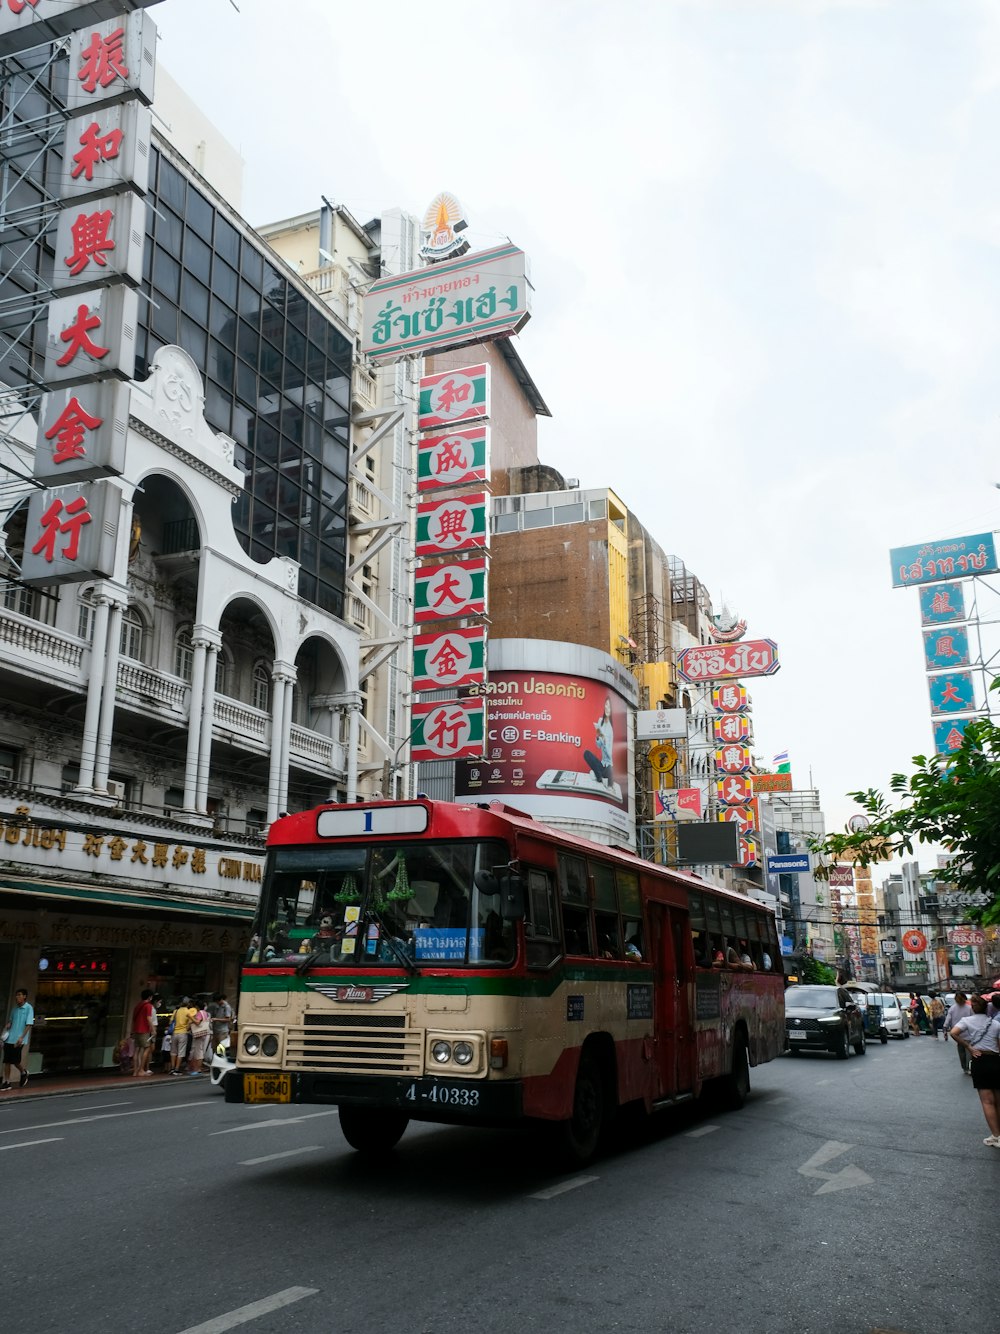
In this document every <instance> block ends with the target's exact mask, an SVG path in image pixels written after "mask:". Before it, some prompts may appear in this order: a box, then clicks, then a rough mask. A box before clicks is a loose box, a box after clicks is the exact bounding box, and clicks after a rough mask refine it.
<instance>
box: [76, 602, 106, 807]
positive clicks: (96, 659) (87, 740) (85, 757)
mask: <svg viewBox="0 0 1000 1334" xmlns="http://www.w3.org/2000/svg"><path fill="white" fill-rule="evenodd" d="M94 603H95V606H94V633H93V635H92V636H91V640H90V679H89V680H88V682H87V711H86V713H85V714H84V719H83V741H82V743H81V745H80V780H79V783H78V784H77V791H78V792H91V791H93V787H94V766H95V765H96V763H97V727H98V723H99V721H100V717H101V696H102V695H103V693H104V660H105V658H106V657H107V652H108V598H107V597H105V596H104V594H103V593H101V594H97V595H96V596H95V597H94Z"/></svg>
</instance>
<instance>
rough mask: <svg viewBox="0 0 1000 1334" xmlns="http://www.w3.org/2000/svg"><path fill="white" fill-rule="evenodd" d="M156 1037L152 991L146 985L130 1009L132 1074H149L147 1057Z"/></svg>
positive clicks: (150, 1052)
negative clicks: (136, 1002) (134, 1005)
mask: <svg viewBox="0 0 1000 1334" xmlns="http://www.w3.org/2000/svg"><path fill="white" fill-rule="evenodd" d="M155 1037H156V1011H155V1010H154V1009H153V993H152V991H150V989H149V988H148V987H147V988H146V989H145V990H144V991H143V992H141V993H140V996H139V1002H138V1004H137V1005H136V1007H135V1009H134V1010H133V1011H132V1074H133V1075H134V1076H138V1075H151V1074H152V1073H153V1072H152V1070H150V1068H149V1059H150V1057H151V1056H152V1054H153V1039H154V1038H155Z"/></svg>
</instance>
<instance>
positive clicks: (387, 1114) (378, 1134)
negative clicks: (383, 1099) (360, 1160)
mask: <svg viewBox="0 0 1000 1334" xmlns="http://www.w3.org/2000/svg"><path fill="white" fill-rule="evenodd" d="M337 1110H338V1112H339V1113H340V1129H341V1132H342V1134H343V1136H344V1139H346V1140H347V1142H348V1144H349V1145H350V1146H351V1148H352V1149H357V1151H358V1152H359V1153H388V1151H389V1150H390V1149H393V1148H395V1146H396V1145H397V1144H398V1143H399V1141H400V1140H401V1139H402V1137H403V1131H404V1130H405V1129H406V1127H407V1126H408V1125H409V1124H410V1118H409V1117H408V1116H407V1115H406V1113H405V1112H397V1111H396V1110H395V1109H394V1108H392V1107H352V1106H350V1105H349V1104H344V1105H342V1106H341V1107H339V1108H338V1109H337Z"/></svg>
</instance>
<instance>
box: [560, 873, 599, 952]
mask: <svg viewBox="0 0 1000 1334" xmlns="http://www.w3.org/2000/svg"><path fill="white" fill-rule="evenodd" d="M559 896H560V898H561V899H562V919H563V939H564V940H565V942H566V953H567V954H593V953H594V949H593V943H592V941H591V936H590V896H589V894H588V892H587V863H586V862H585V861H584V859H583V858H582V857H570V856H568V855H567V854H565V853H560V854H559Z"/></svg>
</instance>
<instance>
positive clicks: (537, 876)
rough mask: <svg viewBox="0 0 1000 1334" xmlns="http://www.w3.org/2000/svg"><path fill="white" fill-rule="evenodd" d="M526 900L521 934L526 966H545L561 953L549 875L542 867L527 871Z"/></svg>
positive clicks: (553, 895)
mask: <svg viewBox="0 0 1000 1334" xmlns="http://www.w3.org/2000/svg"><path fill="white" fill-rule="evenodd" d="M527 888H528V902H527V905H526V907H527V911H526V913H525V919H524V935H525V942H526V948H527V963H528V967H529V968H547V967H548V965H549V964H550V963H551V962H552V961H553V959H556V958H558V957H559V955H560V954H561V953H562V951H561V949H560V947H559V939H558V937H559V927H558V925H557V923H558V918H557V917H556V902H555V894H554V893H553V890H552V879H551V877H550V876H549V875H548V874H547V873H546V872H545V871H535V870H532V869H531V868H529V869H528V872H527Z"/></svg>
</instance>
